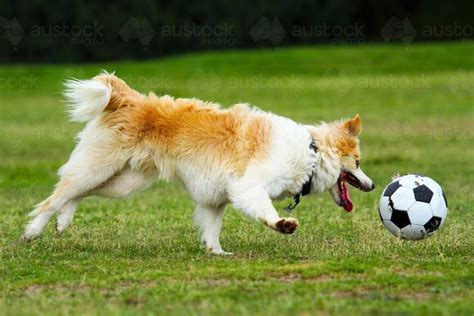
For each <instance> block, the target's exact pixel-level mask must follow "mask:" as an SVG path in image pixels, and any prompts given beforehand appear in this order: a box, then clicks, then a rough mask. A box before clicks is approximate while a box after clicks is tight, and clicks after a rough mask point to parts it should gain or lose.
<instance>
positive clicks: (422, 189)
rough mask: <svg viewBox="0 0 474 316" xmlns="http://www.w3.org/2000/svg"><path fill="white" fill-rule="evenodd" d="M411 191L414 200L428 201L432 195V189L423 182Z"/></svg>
mask: <svg viewBox="0 0 474 316" xmlns="http://www.w3.org/2000/svg"><path fill="white" fill-rule="evenodd" d="M413 193H414V194H415V200H417V201H418V202H425V203H430V202H431V198H432V197H433V191H431V190H430V188H428V187H427V186H426V185H424V184H422V185H420V186H419V187H416V188H414V189H413Z"/></svg>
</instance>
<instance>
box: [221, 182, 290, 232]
mask: <svg viewBox="0 0 474 316" xmlns="http://www.w3.org/2000/svg"><path fill="white" fill-rule="evenodd" d="M229 193H230V194H229V195H230V200H231V201H232V203H233V205H234V207H236V208H238V209H240V210H242V211H243V212H244V213H246V214H247V215H249V216H250V217H252V218H255V219H257V220H258V221H260V222H262V223H263V224H265V225H267V226H268V227H270V228H272V229H274V230H276V231H279V232H281V233H284V234H293V232H294V231H295V229H296V228H297V227H298V221H297V220H296V219H295V218H291V217H290V218H284V217H283V218H282V217H280V216H279V215H278V213H277V211H276V210H275V208H274V207H273V204H272V200H271V199H270V197H269V196H268V193H267V192H266V191H265V190H264V189H263V188H262V187H259V186H257V187H251V186H245V185H237V186H234V187H233V188H232V189H231V190H230V192H229Z"/></svg>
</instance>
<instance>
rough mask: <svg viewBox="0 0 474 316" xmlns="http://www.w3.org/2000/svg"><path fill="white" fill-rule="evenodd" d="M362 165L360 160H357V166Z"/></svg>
mask: <svg viewBox="0 0 474 316" xmlns="http://www.w3.org/2000/svg"><path fill="white" fill-rule="evenodd" d="M359 166H360V160H356V167H357V168H359Z"/></svg>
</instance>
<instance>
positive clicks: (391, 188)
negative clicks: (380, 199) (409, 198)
mask: <svg viewBox="0 0 474 316" xmlns="http://www.w3.org/2000/svg"><path fill="white" fill-rule="evenodd" d="M399 187H401V185H400V182H398V181H395V182H392V183H390V184H389V185H388V186H387V188H386V189H385V191H384V193H383V196H392V194H393V193H394V192H395V191H397V189H398V188H399Z"/></svg>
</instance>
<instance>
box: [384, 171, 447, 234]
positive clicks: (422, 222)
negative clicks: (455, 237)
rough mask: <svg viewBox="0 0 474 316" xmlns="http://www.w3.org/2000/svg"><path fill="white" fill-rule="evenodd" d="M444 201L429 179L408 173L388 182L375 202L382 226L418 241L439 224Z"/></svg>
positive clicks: (437, 227)
mask: <svg viewBox="0 0 474 316" xmlns="http://www.w3.org/2000/svg"><path fill="white" fill-rule="evenodd" d="M447 213H448V202H447V200H446V197H445V195H444V193H443V190H442V188H441V186H440V185H439V184H438V183H437V182H436V181H434V180H433V179H431V178H428V177H424V176H419V175H414V174H409V175H406V176H402V177H399V178H397V179H395V180H393V181H392V182H390V183H389V184H388V185H387V187H386V188H385V190H384V192H383V193H382V196H381V197H380V201H379V214H380V219H381V220H382V222H383V224H384V226H385V227H386V228H387V229H388V231H390V232H391V233H392V234H393V235H395V236H397V237H400V238H402V239H408V240H418V239H423V238H426V237H428V236H430V235H432V234H433V233H434V232H435V231H437V230H438V229H440V228H441V226H443V224H444V222H445V220H446V216H447Z"/></svg>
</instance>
